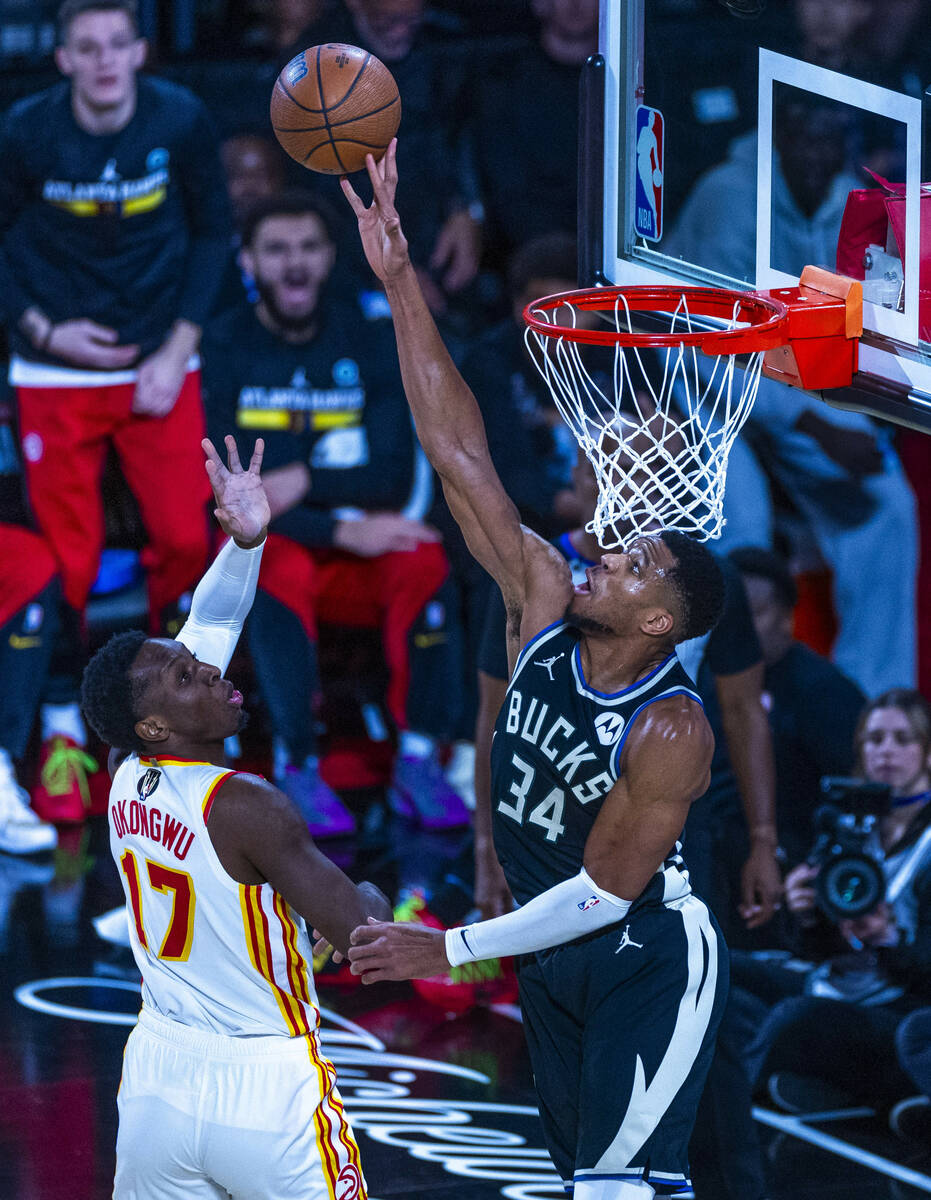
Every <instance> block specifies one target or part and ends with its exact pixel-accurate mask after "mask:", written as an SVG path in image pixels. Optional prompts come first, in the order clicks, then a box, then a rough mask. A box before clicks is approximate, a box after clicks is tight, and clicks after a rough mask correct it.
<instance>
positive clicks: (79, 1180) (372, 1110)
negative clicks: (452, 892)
mask: <svg viewBox="0 0 931 1200" xmlns="http://www.w3.org/2000/svg"><path fill="white" fill-rule="evenodd" d="M106 832H107V831H106V826H105V822H104V820H103V819H102V818H93V819H92V820H91V821H90V822H89V823H88V824H87V825H86V826H85V827H83V828H75V829H72V830H66V831H64V833H63V836H62V841H61V844H60V846H59V849H58V851H57V852H56V855H55V858H54V859H51V858H49V859H45V860H43V859H25V858H13V857H9V856H6V855H3V856H0V1021H2V1026H0V1028H2V1034H0V1197H2V1200H66V1198H67V1200H104V1198H105V1197H108V1196H110V1195H111V1191H112V1178H113V1169H114V1145H115V1139H116V1116H117V1110H116V1092H117V1087H118V1085H119V1079H120V1069H121V1058H122V1051H123V1046H124V1043H125V1040H126V1037H127V1034H128V1032H129V1029H130V1027H131V1025H132V1024H133V1022H134V1020H135V1014H136V1012H137V1011H138V1007H139V977H138V975H137V973H136V971H135V967H134V965H133V963H132V959H131V956H130V954H129V951H128V950H123V949H122V948H118V947H114V946H111V945H109V944H108V943H106V942H104V941H102V940H101V939H100V938H99V937H98V936H97V934H96V933H95V931H94V928H93V925H92V918H93V917H94V916H96V915H98V914H99V913H102V912H105V911H107V910H109V909H110V908H112V907H113V906H114V905H115V904H116V903H118V902H119V900H120V894H121V893H120V884H119V880H118V878H117V876H116V872H115V869H114V867H113V863H112V860H111V858H110V854H109V848H108V845H107V838H106ZM463 837H464V835H463V834H462V833H459V834H456V835H451V834H444V835H438V834H426V833H420V832H416V831H413V830H412V829H410V827H408V826H405V825H401V824H399V823H395V824H389V825H388V827H387V830H386V838H385V842H384V844H383V845H382V847H381V848H379V849H376V850H371V851H368V852H364V853H360V854H358V855H354V854H353V852H352V850H351V849H350V848H348V847H347V848H346V849H345V852H344V853H341V847H340V846H339V844H338V843H329V844H327V850H328V852H329V853H331V854H332V855H333V857H334V858H336V859H339V861H340V865H342V866H344V867H345V868H346V869H347V870H349V872H350V873H351V874H352V875H353V877H355V878H372V879H373V880H375V881H376V882H378V883H379V884H380V886H382V887H383V888H384V889H385V890H386V891H387V892H388V893H389V894H393V895H397V894H398V891H399V890H400V889H410V888H414V887H417V886H418V885H423V886H430V884H431V882H432V881H433V880H435V878H436V872H437V865H438V864H440V866H442V864H443V862H444V860H446V861H449V862H451V861H452V860H453V858H454V856H455V855H456V853H457V852H458V851H459V850H460V848H461V846H462V843H463ZM318 994H319V998H320V1003H321V1007H322V1010H323V1045H324V1048H325V1051H326V1053H327V1055H328V1057H329V1058H330V1059H331V1060H332V1061H333V1062H334V1064H335V1065H336V1069H337V1073H338V1076H339V1086H340V1090H341V1092H342V1095H343V1097H344V1099H345V1101H346V1108H347V1111H348V1113H349V1115H350V1119H351V1121H352V1124H353V1126H354V1128H355V1131H356V1133H357V1135H358V1139H359V1144H360V1148H361V1151H362V1156H363V1164H364V1168H365V1171H366V1174H367V1177H368V1182H369V1188H370V1194H371V1196H372V1197H373V1198H374V1200H379V1198H381V1200H385V1198H386V1197H389V1196H424V1197H437V1198H440V1197H457V1198H462V1200H493V1198H494V1197H507V1198H509V1200H538V1198H539V1200H549V1198H551V1197H557V1196H561V1195H563V1191H562V1188H561V1185H560V1183H559V1181H558V1180H557V1179H556V1176H555V1174H554V1172H553V1169H552V1167H551V1165H550V1163H549V1159H548V1157H547V1155H546V1152H545V1149H544V1146H543V1140H542V1134H541V1130H540V1126H539V1122H538V1119H537V1115H536V1107H535V1102H534V1094H533V1088H532V1082H531V1075H530V1066H529V1061H528V1058H527V1053H526V1050H525V1047H524V1042H523V1036H522V1030H521V1025H520V1019H519V1012H518V1010H517V1009H516V1008H515V1007H514V1006H512V1005H509V1004H501V1005H499V1006H497V1007H491V1008H486V1007H478V1008H473V1009H471V1010H470V1011H468V1012H466V1013H464V1014H462V1015H460V1016H455V1017H451V1016H448V1015H447V1014H446V1013H445V1012H444V1011H443V1010H442V1009H441V1008H439V1007H437V1006H435V1005H433V1004H431V1003H428V1002H427V1001H426V1000H425V999H423V998H421V997H420V996H418V995H417V994H416V993H415V992H414V991H413V989H412V987H411V986H410V985H409V984H383V985H378V986H375V987H372V988H367V987H366V988H363V987H361V986H354V987H353V986H351V985H350V986H344V985H335V984H326V983H325V982H324V981H323V980H321V981H320V984H319V991H318ZM756 1115H757V1120H758V1125H757V1128H758V1131H759V1134H760V1139H761V1142H762V1147H763V1152H764V1156H765V1160H766V1170H767V1175H768V1179H769V1184H770V1200H809V1198H814V1197H826V1196H829V1197H835V1196H836V1197H844V1198H845V1200H867V1197H869V1198H870V1200H887V1198H889V1200H892V1198H896V1200H914V1198H917V1197H920V1196H922V1195H928V1194H929V1193H931V1155H925V1156H921V1155H920V1154H916V1152H915V1150H914V1149H911V1150H909V1149H908V1148H906V1147H905V1146H904V1145H903V1144H902V1143H901V1142H898V1141H897V1140H896V1139H895V1138H894V1137H893V1136H892V1135H891V1134H890V1133H889V1131H888V1129H887V1128H886V1127H885V1125H884V1124H883V1123H881V1122H880V1121H879V1120H878V1119H877V1118H875V1117H873V1116H871V1115H870V1114H869V1113H868V1112H866V1111H863V1110H856V1111H854V1112H853V1113H848V1114H842V1113H839V1114H833V1115H829V1116H828V1117H827V1118H825V1119H811V1118H807V1117H788V1116H786V1115H785V1114H781V1113H776V1112H774V1111H772V1110H771V1109H769V1108H760V1109H758V1110H757V1114H756ZM698 1194H699V1197H700V1200H702V1196H701V1192H699V1193H698ZM709 1200H711V1198H709Z"/></svg>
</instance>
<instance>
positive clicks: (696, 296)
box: [524, 285, 789, 354]
mask: <svg viewBox="0 0 931 1200" xmlns="http://www.w3.org/2000/svg"><path fill="white" fill-rule="evenodd" d="M621 296H623V297H624V299H625V300H626V302H627V307H628V308H629V309H630V311H631V313H635V312H665V313H674V312H675V311H676V309H677V308H678V307H679V305H680V304H681V302H682V297H683V296H685V298H686V300H687V303H688V310H689V313H690V315H691V316H693V317H715V318H717V319H718V320H723V321H730V320H732V319H733V317H734V315H735V305H736V316H737V319H738V320H739V321H744V322H747V324H746V325H744V326H743V327H742V328H740V329H726V330H706V331H700V332H698V333H689V332H686V331H682V332H675V333H628V332H627V330H618V329H577V328H572V327H568V328H567V327H566V326H565V325H551V324H550V323H549V321H544V320H541V319H540V318H539V317H537V316H535V315H534V313H535V312H541V311H542V312H552V311H553V310H554V309H558V308H561V307H563V306H564V305H567V304H571V305H572V306H573V307H575V308H577V309H581V310H583V311H586V312H597V311H604V310H606V309H610V310H612V311H613V310H614V308H615V305H617V306H618V308H619V309H620V310H621V312H622V313H623V310H624V305H623V303H622V302H620V303H619V298H620V297H621ZM788 311H789V310H788V309H787V308H786V306H785V305H784V304H783V303H782V302H781V301H779V300H774V299H772V298H771V297H769V296H763V295H760V294H759V293H758V292H737V291H731V290H729V289H728V288H712V287H654V286H652V285H647V286H645V287H640V286H637V287H603V288H585V289H582V290H581V291H575V292H562V293H561V294H559V295H556V296H544V297H543V299H542V300H535V301H533V302H532V303H531V304H528V305H527V307H526V308H525V309H524V322H525V323H526V325H527V326H528V327H529V328H530V329H532V330H533V331H534V333H538V334H541V335H542V336H543V337H549V338H563V339H565V340H566V341H569V342H583V343H585V344H586V345H590V346H635V347H644V346H660V347H662V346H679V345H684V346H698V347H700V348H701V349H702V350H703V351H704V353H706V354H751V353H753V352H754V351H756V350H771V349H772V348H773V347H774V346H783V345H785V343H786V341H787V337H786V332H785V330H786V325H787V323H788Z"/></svg>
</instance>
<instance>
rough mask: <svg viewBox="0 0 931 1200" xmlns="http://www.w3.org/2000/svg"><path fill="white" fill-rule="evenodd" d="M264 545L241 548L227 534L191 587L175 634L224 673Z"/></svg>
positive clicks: (246, 611) (251, 593)
mask: <svg viewBox="0 0 931 1200" xmlns="http://www.w3.org/2000/svg"><path fill="white" fill-rule="evenodd" d="M264 545H265V543H264V541H263V542H262V545H260V546H256V547H254V548H253V549H252V550H244V549H243V548H242V547H241V546H237V545H236V543H235V542H234V541H233V539H232V538H230V540H229V541H228V542H227V543H226V545H225V546H224V547H223V549H222V550H221V551H220V553H219V554H218V555H217V556H216V558H215V559H214V560H213V562H212V563H211V564H210V566H209V567H208V569H207V573H206V574H205V575H204V577H203V579H201V581H200V583H199V584H198V585H197V587H196V588H195V589H194V596H193V599H192V600H191V611H190V613H189V615H188V619H187V620H186V621H185V622H184V625H183V626H182V627H181V631H180V632H179V634H178V638H177V640H178V641H179V642H183V643H184V645H185V646H187V648H188V650H190V652H191V653H192V654H196V655H197V657H198V658H199V659H200V660H201V662H208V663H211V664H212V665H213V666H215V667H219V668H220V671H221V672H222V673H224V674H225V672H226V668H227V667H228V666H229V665H230V659H231V658H232V657H233V651H234V650H235V649H236V643H237V642H238V641H239V635H240V634H241V633H242V627H243V622H244V621H245V619H246V617H247V616H248V615H249V609H250V608H251V607H252V601H253V600H254V599H255V585H256V583H257V581H258V578H259V567H260V566H261V565H262V547H263V546H264Z"/></svg>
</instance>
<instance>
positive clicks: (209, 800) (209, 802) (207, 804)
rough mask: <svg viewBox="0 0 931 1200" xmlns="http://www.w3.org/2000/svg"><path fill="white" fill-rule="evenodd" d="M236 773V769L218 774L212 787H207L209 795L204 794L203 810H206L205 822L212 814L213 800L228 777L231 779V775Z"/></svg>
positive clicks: (205, 822)
mask: <svg viewBox="0 0 931 1200" xmlns="http://www.w3.org/2000/svg"><path fill="white" fill-rule="evenodd" d="M235 774H236V772H235V771H224V772H223V774H222V775H218V776H217V777H216V779H215V780H214V781H213V783H211V785H210V787H209V788H208V789H207V795H206V796H204V803H203V806H202V807H203V810H204V824H205V825H206V824H207V818H208V817H209V816H210V809H211V807H212V806H213V801H214V799H215V797H216V794H217V792H218V791H219V790H220V788H221V787H222V786H223V785H224V783H226V781H227V779H229V777H230V776H231V775H235Z"/></svg>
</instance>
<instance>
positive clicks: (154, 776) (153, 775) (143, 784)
mask: <svg viewBox="0 0 931 1200" xmlns="http://www.w3.org/2000/svg"><path fill="white" fill-rule="evenodd" d="M161 778H162V773H161V771H156V769H155V768H154V767H150V768H149V769H148V771H146V773H145V774H144V775H143V776H142V777H141V778H140V780H139V782H138V783H137V784H136V791H137V792H138V793H139V799H140V800H145V799H146V798H147V797H149V796H151V795H152V793H153V792H154V791H155V789H156V788H157V787H158V785H159V781H160V780H161Z"/></svg>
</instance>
